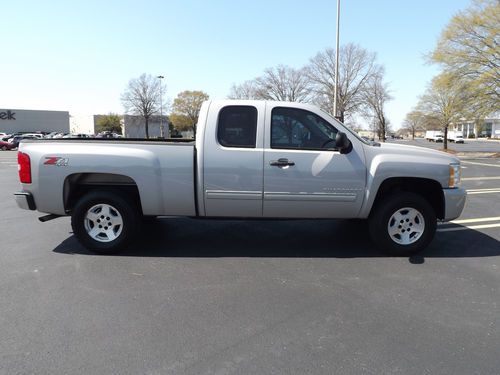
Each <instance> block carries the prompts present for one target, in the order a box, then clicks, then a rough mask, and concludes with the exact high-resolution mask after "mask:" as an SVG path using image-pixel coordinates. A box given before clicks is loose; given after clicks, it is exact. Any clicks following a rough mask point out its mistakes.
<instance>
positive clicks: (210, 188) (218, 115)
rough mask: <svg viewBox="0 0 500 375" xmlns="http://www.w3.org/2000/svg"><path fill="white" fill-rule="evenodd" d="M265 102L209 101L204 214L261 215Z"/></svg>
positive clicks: (203, 182) (205, 149)
mask: <svg viewBox="0 0 500 375" xmlns="http://www.w3.org/2000/svg"><path fill="white" fill-rule="evenodd" d="M264 115H265V103H264V102H257V101H256V102H241V104H240V103H237V102H212V103H211V105H210V108H209V111H208V117H207V121H206V124H207V125H206V129H205V135H204V136H205V139H204V150H203V151H204V155H203V181H200V183H202V184H203V195H204V209H205V216H218V217H261V216H262V196H263V187H262V179H263V171H262V164H263V159H264V151H263V129H264Z"/></svg>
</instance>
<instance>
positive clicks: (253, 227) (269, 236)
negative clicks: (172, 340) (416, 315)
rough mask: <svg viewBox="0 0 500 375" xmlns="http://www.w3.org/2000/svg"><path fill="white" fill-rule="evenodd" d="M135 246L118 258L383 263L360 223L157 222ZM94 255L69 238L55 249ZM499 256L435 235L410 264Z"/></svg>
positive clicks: (452, 235) (470, 233)
mask: <svg viewBox="0 0 500 375" xmlns="http://www.w3.org/2000/svg"><path fill="white" fill-rule="evenodd" d="M138 237H139V238H138V240H137V241H136V242H135V243H133V244H131V245H130V246H129V248H128V249H125V250H123V251H122V252H120V253H119V254H118V256H132V257H135V256H136V257H277V258H280V257H282V258H357V257H386V256H387V255H386V254H384V253H383V252H381V251H379V250H377V249H376V248H375V246H374V245H373V243H372V242H371V241H370V239H369V235H368V227H367V223H366V221H364V220H289V221H275V220H237V221H230V220H196V219H184V218H180V219H156V220H152V221H149V222H147V223H145V224H144V225H143V228H142V230H141V232H140V234H139V236H138ZM54 252H57V253H64V254H86V255H94V254H93V253H92V252H90V251H88V250H87V249H85V248H84V247H83V246H81V245H80V244H79V243H78V241H77V240H76V238H75V237H74V236H71V237H69V238H68V239H66V240H65V241H63V242H62V243H61V244H60V245H59V246H57V247H56V248H55V249H54ZM498 255H500V242H499V241H498V240H496V239H494V238H492V237H490V236H488V235H486V234H484V233H481V232H478V231H474V230H461V231H454V232H446V233H439V232H438V233H436V237H435V238H434V241H433V242H432V243H431V245H430V246H429V247H428V248H427V249H426V250H424V251H423V252H421V253H420V254H418V255H415V256H412V257H410V258H409V260H410V262H411V263H414V264H421V263H423V262H424V261H425V258H440V257H450V258H452V257H453V258H454V257H487V256H498Z"/></svg>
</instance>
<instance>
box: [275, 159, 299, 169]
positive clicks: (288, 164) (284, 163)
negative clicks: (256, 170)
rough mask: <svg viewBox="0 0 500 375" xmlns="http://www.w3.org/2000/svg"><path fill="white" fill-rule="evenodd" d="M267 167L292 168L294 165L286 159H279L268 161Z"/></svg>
mask: <svg viewBox="0 0 500 375" xmlns="http://www.w3.org/2000/svg"><path fill="white" fill-rule="evenodd" d="M269 165H271V166H273V167H280V168H283V167H292V166H294V165H295V163H294V162H293V161H289V160H288V159H287V158H281V159H278V160H272V161H270V162H269Z"/></svg>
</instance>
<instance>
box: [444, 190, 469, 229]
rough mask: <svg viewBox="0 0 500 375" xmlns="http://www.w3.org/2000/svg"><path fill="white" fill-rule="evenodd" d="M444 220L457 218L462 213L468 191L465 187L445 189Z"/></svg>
mask: <svg viewBox="0 0 500 375" xmlns="http://www.w3.org/2000/svg"><path fill="white" fill-rule="evenodd" d="M443 194H444V219H443V220H444V221H450V220H453V219H456V218H457V217H459V216H460V215H461V214H462V211H463V209H464V206H465V199H466V197H467V192H466V191H465V189H464V188H455V189H443Z"/></svg>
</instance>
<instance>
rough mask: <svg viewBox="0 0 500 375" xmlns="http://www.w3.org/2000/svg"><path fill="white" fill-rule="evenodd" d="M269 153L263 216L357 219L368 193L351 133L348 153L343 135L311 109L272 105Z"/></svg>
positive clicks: (359, 149) (359, 152) (360, 153)
mask: <svg viewBox="0 0 500 375" xmlns="http://www.w3.org/2000/svg"><path fill="white" fill-rule="evenodd" d="M266 119H267V120H266V135H267V134H269V136H266V141H265V149H264V205H263V216H264V217H276V218H280V217H294V218H352V217H356V216H357V214H358V212H359V210H360V208H361V204H362V203H363V197H364V192H365V182H366V168H365V163H364V153H363V149H362V146H361V145H360V143H359V142H357V141H358V140H357V139H353V138H355V137H354V136H353V135H352V134H347V136H348V137H350V140H351V142H352V144H353V149H352V151H351V152H349V153H348V154H341V153H340V152H339V151H338V150H337V149H336V148H335V141H334V140H335V136H336V134H337V132H338V131H339V130H338V129H337V128H336V127H335V126H334V125H332V123H334V122H333V121H332V123H330V122H328V121H326V120H325V119H324V118H322V117H320V116H319V115H318V114H316V113H314V112H312V110H311V111H309V110H307V109H302V108H295V107H293V108H292V107H286V106H283V107H281V106H279V105H276V104H269V108H267V109H266Z"/></svg>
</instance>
